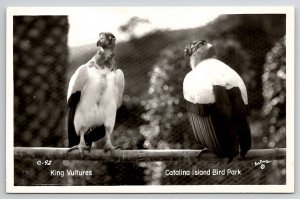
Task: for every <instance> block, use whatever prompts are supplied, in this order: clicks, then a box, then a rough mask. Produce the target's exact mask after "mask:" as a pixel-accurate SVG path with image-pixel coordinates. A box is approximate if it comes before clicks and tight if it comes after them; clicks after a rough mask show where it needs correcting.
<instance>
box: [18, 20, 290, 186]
mask: <svg viewBox="0 0 300 199" xmlns="http://www.w3.org/2000/svg"><path fill="white" fill-rule="evenodd" d="M68 26H69V25H68V18H67V16H15V17H14V42H13V45H14V57H13V59H14V146H25V147H26V146H28V147H66V146H67V133H66V110H67V104H66V101H67V100H66V92H67V86H68V81H69V79H70V77H71V75H72V74H73V72H74V71H75V70H76V69H77V68H78V67H79V66H80V65H81V64H84V63H86V62H87V61H88V60H89V59H91V57H92V56H93V55H94V53H95V52H96V50H97V49H96V45H95V44H89V45H85V46H80V47H73V48H69V47H68V45H67V37H68V36H67V33H68ZM115 35H116V36H117V34H115ZM284 35H285V15H228V16H227V15H223V16H220V17H219V18H218V19H216V20H215V21H213V22H211V23H209V24H207V25H206V26H204V27H197V28H195V29H187V30H177V31H169V30H160V31H153V32H151V33H148V34H147V35H145V36H142V37H133V38H131V39H130V40H129V41H126V42H121V43H117V46H116V53H115V54H116V63H117V67H119V68H121V69H122V70H123V72H124V74H125V81H126V87H125V92H124V97H123V105H122V106H121V108H120V109H119V110H118V112H117V121H116V126H115V130H114V133H113V137H112V141H113V144H114V145H120V146H121V148H123V149H170V148H172V149H198V148H199V146H198V145H197V143H196V141H195V139H194V137H193V133H192V129H191V127H190V125H189V123H188V119H187V116H186V113H185V112H186V110H185V103H184V99H183V95H182V82H183V79H184V76H185V75H186V74H187V73H188V72H189V71H190V69H189V61H188V60H186V59H185V58H184V57H183V49H184V46H185V44H186V43H188V42H190V41H191V40H194V39H206V40H208V41H211V43H213V45H214V46H215V48H216V51H217V54H218V58H219V59H220V60H222V61H224V62H225V63H227V64H228V65H230V66H231V67H232V68H233V69H234V70H236V71H237V72H238V73H239V74H240V75H241V77H242V78H243V80H244V81H245V84H246V86H247V89H248V94H249V110H250V123H251V131H252V141H253V145H252V148H276V147H286V145H285V136H286V132H285V125H286V124H285V106H286V104H285V103H286V102H285V97H286V94H285V68H286V65H285V37H284ZM117 39H118V38H117ZM95 43H96V41H95ZM102 147H103V141H99V142H97V143H94V145H93V148H102ZM254 164H255V163H254V162H253V161H241V162H232V163H230V164H223V163H219V162H126V163H124V162H115V163H114V162H95V161H69V160H64V161H60V160H52V164H51V165H49V166H45V165H43V166H39V165H37V161H36V160H15V165H14V166H15V168H14V169H15V185H29V186H31V185H143V184H161V185H177V184H178V185H179V184H185V185H188V184H191V185H196V184H285V183H286V177H285V176H286V174H285V160H284V159H283V160H272V161H271V163H269V164H267V165H266V168H264V169H261V168H258V166H255V165H254ZM180 169H181V170H182V171H190V172H192V171H194V170H197V169H201V170H210V172H212V170H213V169H218V170H219V171H222V170H223V169H225V171H226V172H227V170H228V169H232V170H237V169H240V170H241V175H238V176H231V175H227V174H226V175H221V174H220V175H212V174H210V175H167V174H166V171H167V170H170V171H173V170H180ZM52 170H53V172H54V173H55V171H62V170H63V171H65V173H64V176H63V177H62V176H61V175H62V174H59V173H56V174H53V172H52ZM67 170H72V171H73V170H78V171H92V175H84V176H80V175H75V176H74V175H73V176H72V175H67ZM51 172H52V173H51Z"/></svg>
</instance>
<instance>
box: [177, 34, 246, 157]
mask: <svg viewBox="0 0 300 199" xmlns="http://www.w3.org/2000/svg"><path fill="white" fill-rule="evenodd" d="M184 52H185V56H188V57H190V66H191V68H192V71H191V72H189V73H188V74H187V75H186V76H185V78H184V82H183V95H184V99H185V100H186V104H187V114H188V119H189V122H190V125H191V127H192V129H193V132H194V136H195V139H196V141H197V142H198V143H199V144H200V145H201V146H202V147H203V148H204V149H205V151H206V150H208V151H211V152H213V153H214V154H216V155H217V156H218V157H227V158H228V161H229V162H230V161H231V160H232V159H233V158H234V157H235V156H237V155H238V154H239V153H240V156H241V157H243V158H244V157H245V155H246V153H247V151H248V150H249V149H250V147H251V132H250V126H249V122H248V114H247V105H248V97H247V90H246V87H245V84H244V82H243V80H242V78H241V77H240V76H239V75H238V74H237V73H236V72H235V71H234V70H233V69H231V68H230V67H229V66H228V65H226V64H225V63H223V62H221V61H219V60H218V59H216V58H215V50H214V48H213V46H212V45H211V44H210V43H208V42H207V41H204V40H200V41H195V42H192V43H191V44H189V45H188V46H187V47H186V48H185V50H184Z"/></svg>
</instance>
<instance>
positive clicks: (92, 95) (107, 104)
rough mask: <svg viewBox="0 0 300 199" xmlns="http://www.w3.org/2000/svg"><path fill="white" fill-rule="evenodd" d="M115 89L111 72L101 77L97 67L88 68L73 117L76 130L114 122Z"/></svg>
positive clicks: (113, 75) (113, 76)
mask: <svg viewBox="0 0 300 199" xmlns="http://www.w3.org/2000/svg"><path fill="white" fill-rule="evenodd" d="M115 90H116V88H115V74H114V73H113V72H111V73H109V74H108V75H107V76H106V78H105V79H103V78H100V74H99V73H98V70H97V69H95V68H89V69H88V81H87V83H86V84H85V86H84V88H83V90H82V93H81V99H80V102H79V104H78V106H77V109H76V114H75V118H74V124H75V129H76V132H79V131H87V129H89V128H91V127H95V126H100V125H102V124H104V123H107V122H114V120H115V116H116V110H117V97H116V92H115Z"/></svg>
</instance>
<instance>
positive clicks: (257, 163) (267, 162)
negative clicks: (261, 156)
mask: <svg viewBox="0 0 300 199" xmlns="http://www.w3.org/2000/svg"><path fill="white" fill-rule="evenodd" d="M270 163H271V161H270V160H260V161H258V162H254V166H255V167H256V166H260V168H261V169H265V168H266V164H270Z"/></svg>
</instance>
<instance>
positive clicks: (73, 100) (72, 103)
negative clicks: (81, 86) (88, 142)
mask: <svg viewBox="0 0 300 199" xmlns="http://www.w3.org/2000/svg"><path fill="white" fill-rule="evenodd" d="M80 95H81V92H80V91H77V92H76V93H73V94H72V95H71V96H70V98H69V100H68V126H67V127H68V140H69V147H72V146H74V145H77V144H79V141H80V137H79V136H78V135H77V134H76V131H75V126H74V117H75V112H76V107H77V104H78V102H79V100H80Z"/></svg>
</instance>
